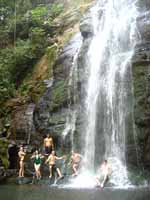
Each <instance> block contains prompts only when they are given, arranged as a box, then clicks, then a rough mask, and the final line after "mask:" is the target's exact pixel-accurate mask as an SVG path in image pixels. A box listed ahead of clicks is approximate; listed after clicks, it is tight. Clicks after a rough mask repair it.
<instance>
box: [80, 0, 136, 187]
mask: <svg viewBox="0 0 150 200" xmlns="http://www.w3.org/2000/svg"><path fill="white" fill-rule="evenodd" d="M135 4H136V1H135V0H119V1H118V0H98V1H97V2H96V4H95V6H94V7H92V8H91V10H90V12H91V16H92V24H93V34H94V36H93V38H92V40H91V43H90V46H89V50H88V54H87V59H88V62H87V63H89V64H88V65H87V66H86V70H87V71H88V78H87V83H86V97H85V101H84V104H85V106H84V107H85V108H86V111H85V124H86V126H85V146H84V158H85V163H86V164H85V165H86V168H87V169H88V171H94V170H95V168H94V167H95V164H97V165H98V164H99V163H100V162H101V161H102V160H103V159H104V158H105V159H108V160H109V162H110V163H111V164H112V168H113V171H114V178H113V181H112V182H113V183H115V184H123V183H125V182H127V172H126V155H125V154H126V135H127V134H128V132H130V133H131V134H133V131H132V130H133V123H131V122H130V121H131V120H132V116H133V115H132V113H131V112H132V73H131V63H130V62H131V58H132V55H133V52H134V46H135V44H136V18H137V16H138V12H137V9H136V5H135Z"/></svg>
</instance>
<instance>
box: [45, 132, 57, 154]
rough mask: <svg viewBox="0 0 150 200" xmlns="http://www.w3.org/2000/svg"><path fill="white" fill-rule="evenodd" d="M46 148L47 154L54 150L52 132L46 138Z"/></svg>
mask: <svg viewBox="0 0 150 200" xmlns="http://www.w3.org/2000/svg"><path fill="white" fill-rule="evenodd" d="M43 146H44V150H45V155H47V156H48V155H49V154H51V152H52V150H54V143H53V138H52V137H51V136H50V134H47V137H46V138H45V139H44V144H43Z"/></svg>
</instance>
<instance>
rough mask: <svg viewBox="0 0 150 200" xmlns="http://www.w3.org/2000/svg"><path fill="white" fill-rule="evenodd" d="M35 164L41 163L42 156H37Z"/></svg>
mask: <svg viewBox="0 0 150 200" xmlns="http://www.w3.org/2000/svg"><path fill="white" fill-rule="evenodd" d="M34 164H36V165H39V164H41V158H40V157H38V158H36V157H35V159H34Z"/></svg>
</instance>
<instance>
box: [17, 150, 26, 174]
mask: <svg viewBox="0 0 150 200" xmlns="http://www.w3.org/2000/svg"><path fill="white" fill-rule="evenodd" d="M25 155H26V153H25V152H24V149H23V147H22V146H21V147H20V150H19V152H18V156H19V165H20V169H19V177H24V158H25Z"/></svg>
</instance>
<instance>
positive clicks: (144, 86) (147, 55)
mask: <svg viewBox="0 0 150 200" xmlns="http://www.w3.org/2000/svg"><path fill="white" fill-rule="evenodd" d="M139 5H140V8H139V9H140V13H141V15H140V17H139V18H138V19H137V26H138V31H139V34H140V39H139V43H138V44H137V46H136V48H135V53H134V56H133V60H132V63H133V67H132V71H133V85H134V96H135V101H134V118H135V131H136V134H137V138H136V140H137V144H138V153H139V160H140V163H142V165H143V166H144V167H145V168H149V166H150V164H149V163H150V110H149V106H150V101H149V97H150V20H149V19H150V12H149V8H150V1H147V0H144V1H139Z"/></svg>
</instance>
